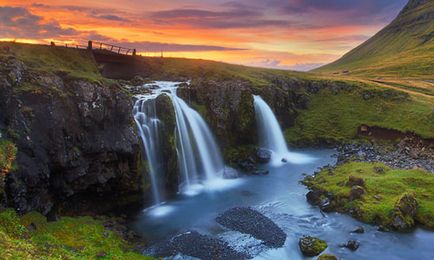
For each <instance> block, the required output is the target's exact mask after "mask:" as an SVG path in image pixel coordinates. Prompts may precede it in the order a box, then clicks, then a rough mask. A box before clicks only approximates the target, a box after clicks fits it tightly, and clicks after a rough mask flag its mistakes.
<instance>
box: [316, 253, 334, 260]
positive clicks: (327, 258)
mask: <svg viewBox="0 0 434 260" xmlns="http://www.w3.org/2000/svg"><path fill="white" fill-rule="evenodd" d="M317 260H338V258H337V257H336V256H335V255H330V254H322V255H320V256H319V257H318V258H317Z"/></svg>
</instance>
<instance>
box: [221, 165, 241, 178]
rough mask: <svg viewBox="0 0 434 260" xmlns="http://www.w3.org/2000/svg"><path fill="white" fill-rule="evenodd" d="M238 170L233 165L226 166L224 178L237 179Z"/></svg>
mask: <svg viewBox="0 0 434 260" xmlns="http://www.w3.org/2000/svg"><path fill="white" fill-rule="evenodd" d="M238 177H239V176H238V171H237V170H235V169H234V168H231V167H225V168H224V169H223V178H224V179H236V178H238Z"/></svg>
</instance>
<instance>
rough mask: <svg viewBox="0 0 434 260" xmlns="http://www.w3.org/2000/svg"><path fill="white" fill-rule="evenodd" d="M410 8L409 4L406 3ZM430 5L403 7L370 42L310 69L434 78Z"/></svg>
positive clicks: (433, 29) (433, 4) (432, 4)
mask: <svg viewBox="0 0 434 260" xmlns="http://www.w3.org/2000/svg"><path fill="white" fill-rule="evenodd" d="M410 5H411V4H410ZM433 37H434V2H433V1H426V2H425V3H424V4H421V5H418V6H417V7H411V8H410V7H408V8H407V7H406V8H405V9H404V10H403V11H402V12H401V13H400V15H399V16H398V17H397V18H396V19H395V20H394V21H393V22H392V23H391V24H390V25H388V26H386V27H385V28H384V29H383V30H381V31H380V32H379V33H377V34H376V35H375V36H373V37H372V38H371V39H369V40H368V41H366V42H365V43H363V44H362V45H360V46H359V47H357V48H355V49H354V50H352V51H350V52H349V53H347V54H345V55H344V56H343V57H342V58H341V59H339V60H337V61H335V62H333V63H331V64H329V65H326V66H323V67H321V68H319V69H316V70H314V72H317V73H324V74H333V73H340V72H342V71H343V70H349V71H350V73H349V74H350V75H351V76H362V77H369V78H373V77H392V78H403V77H406V78H417V79H434V40H433V39H434V38H433Z"/></svg>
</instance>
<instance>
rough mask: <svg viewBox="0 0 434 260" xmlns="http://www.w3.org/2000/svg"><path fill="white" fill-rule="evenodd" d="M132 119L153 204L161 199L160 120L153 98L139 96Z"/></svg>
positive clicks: (158, 202)
mask: <svg viewBox="0 0 434 260" xmlns="http://www.w3.org/2000/svg"><path fill="white" fill-rule="evenodd" d="M133 114H134V119H135V121H136V124H137V128H138V129H139V133H140V137H141V138H142V141H143V146H144V149H145V153H146V157H147V159H148V162H149V177H150V180H151V184H152V185H151V186H152V195H153V197H154V202H155V204H160V203H161V200H162V193H161V189H160V187H161V185H160V181H159V178H158V176H159V174H160V172H161V169H160V165H161V158H162V157H161V150H160V145H161V139H160V133H161V122H160V120H159V119H158V118H157V114H156V108H155V99H152V98H141V99H139V100H137V101H136V103H135V104H134V108H133Z"/></svg>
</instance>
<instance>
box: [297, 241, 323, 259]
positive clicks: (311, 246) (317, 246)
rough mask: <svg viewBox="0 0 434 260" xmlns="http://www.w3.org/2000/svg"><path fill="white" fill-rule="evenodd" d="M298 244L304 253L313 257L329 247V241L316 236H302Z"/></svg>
mask: <svg viewBox="0 0 434 260" xmlns="http://www.w3.org/2000/svg"><path fill="white" fill-rule="evenodd" d="M298 246H299V247H300V250H301V252H302V253H303V255H305V256H309V257H313V256H317V255H319V254H321V253H322V252H323V251H324V250H325V249H326V248H327V243H326V242H325V241H324V240H321V239H319V238H316V237H311V236H305V237H302V238H300V240H299V241H298Z"/></svg>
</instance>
